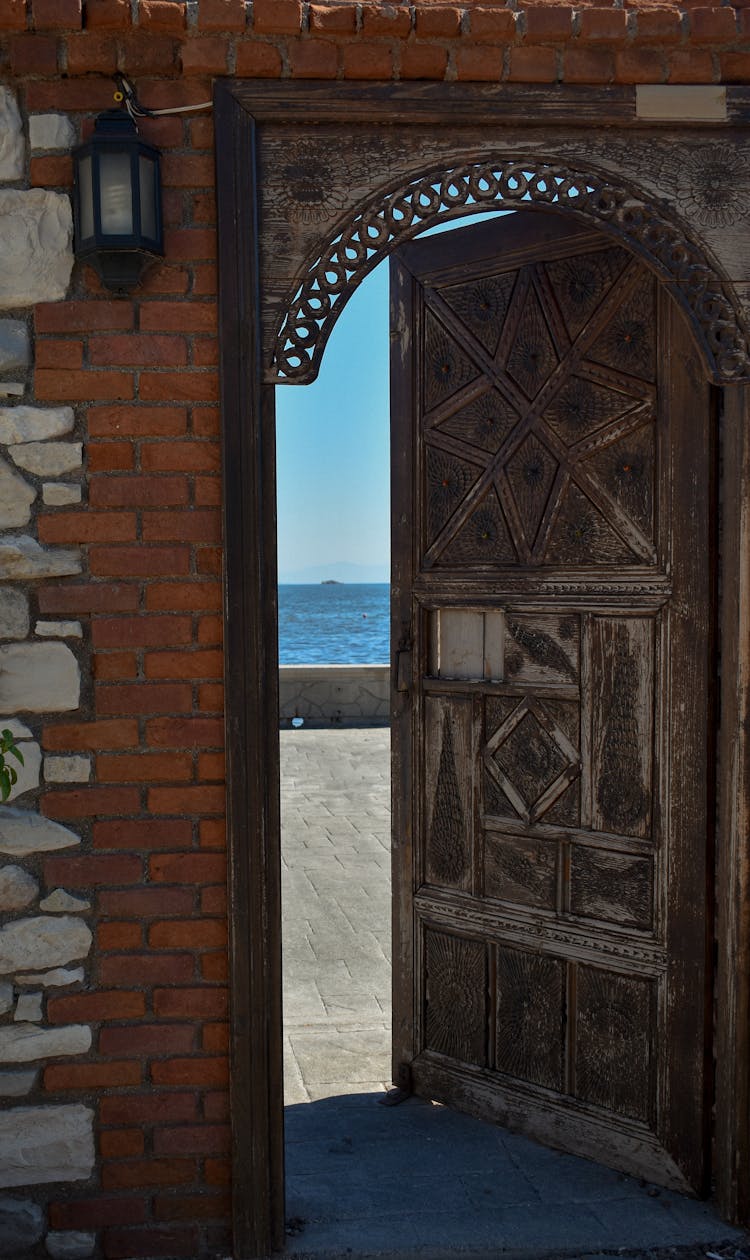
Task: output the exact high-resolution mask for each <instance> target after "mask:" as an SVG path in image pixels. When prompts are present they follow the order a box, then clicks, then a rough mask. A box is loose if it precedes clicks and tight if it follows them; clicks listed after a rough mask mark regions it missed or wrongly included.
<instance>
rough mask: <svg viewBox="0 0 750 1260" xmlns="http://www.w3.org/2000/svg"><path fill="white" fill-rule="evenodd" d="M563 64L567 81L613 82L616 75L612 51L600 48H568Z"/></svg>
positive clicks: (564, 76)
mask: <svg viewBox="0 0 750 1260" xmlns="http://www.w3.org/2000/svg"><path fill="white" fill-rule="evenodd" d="M618 11H619V10H618ZM563 65H564V71H563V78H564V80H565V82H566V83H611V82H612V80H613V79H614V75H615V63H614V58H613V56H612V53H611V52H605V51H603V50H602V49H599V48H566V50H565V53H564V63H563Z"/></svg>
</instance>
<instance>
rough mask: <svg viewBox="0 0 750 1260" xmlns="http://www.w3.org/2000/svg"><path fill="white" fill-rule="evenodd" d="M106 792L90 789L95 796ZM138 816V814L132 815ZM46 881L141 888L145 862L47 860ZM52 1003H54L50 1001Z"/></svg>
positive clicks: (128, 858) (95, 856) (90, 856)
mask: <svg viewBox="0 0 750 1260" xmlns="http://www.w3.org/2000/svg"><path fill="white" fill-rule="evenodd" d="M102 790H103V789H97V788H90V789H89V791H90V793H91V795H92V796H95V795H96V794H97V791H102ZM130 812H131V813H132V812H135V811H130ZM43 869H44V879H45V882H46V883H47V884H49V885H56V884H64V885H66V887H69V888H101V887H106V886H107V885H110V886H111V885H115V886H116V885H117V884H139V883H140V882H141V880H142V879H143V866H142V863H141V859H140V858H139V857H136V856H135V854H130V853H117V854H112V855H109V854H107V855H104V854H101V853H87V854H84V855H77V856H76V857H47V858H45V859H44V863H43ZM49 1000H50V1002H51V1001H52V999H51V998H50V999H49ZM59 1000H60V1001H62V1000H63V999H62V998H61V999H59Z"/></svg>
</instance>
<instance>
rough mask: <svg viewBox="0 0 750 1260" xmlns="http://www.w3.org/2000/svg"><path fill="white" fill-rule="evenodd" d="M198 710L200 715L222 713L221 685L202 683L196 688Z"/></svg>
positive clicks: (222, 696)
mask: <svg viewBox="0 0 750 1260" xmlns="http://www.w3.org/2000/svg"><path fill="white" fill-rule="evenodd" d="M198 708H199V709H200V711H201V713H223V712H224V687H223V684H222V683H203V684H202V685H201V686H200V687H199V688H198Z"/></svg>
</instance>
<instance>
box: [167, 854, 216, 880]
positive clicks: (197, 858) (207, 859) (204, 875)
mask: <svg viewBox="0 0 750 1260" xmlns="http://www.w3.org/2000/svg"><path fill="white" fill-rule="evenodd" d="M149 878H150V879H151V880H153V881H154V882H155V883H165V884H218V883H223V882H226V878H227V865H226V860H225V857H224V854H223V853H218V854H214V853H164V854H162V853H160V854H157V855H156V856H155V857H152V858H151V859H150V862H149Z"/></svg>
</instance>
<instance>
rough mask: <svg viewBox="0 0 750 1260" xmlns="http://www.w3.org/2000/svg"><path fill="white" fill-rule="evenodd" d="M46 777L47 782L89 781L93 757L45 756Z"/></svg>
mask: <svg viewBox="0 0 750 1260" xmlns="http://www.w3.org/2000/svg"><path fill="white" fill-rule="evenodd" d="M44 778H45V780H46V782H47V783H88V781H89V779H90V778H91V758H90V757H45V758H44Z"/></svg>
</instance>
